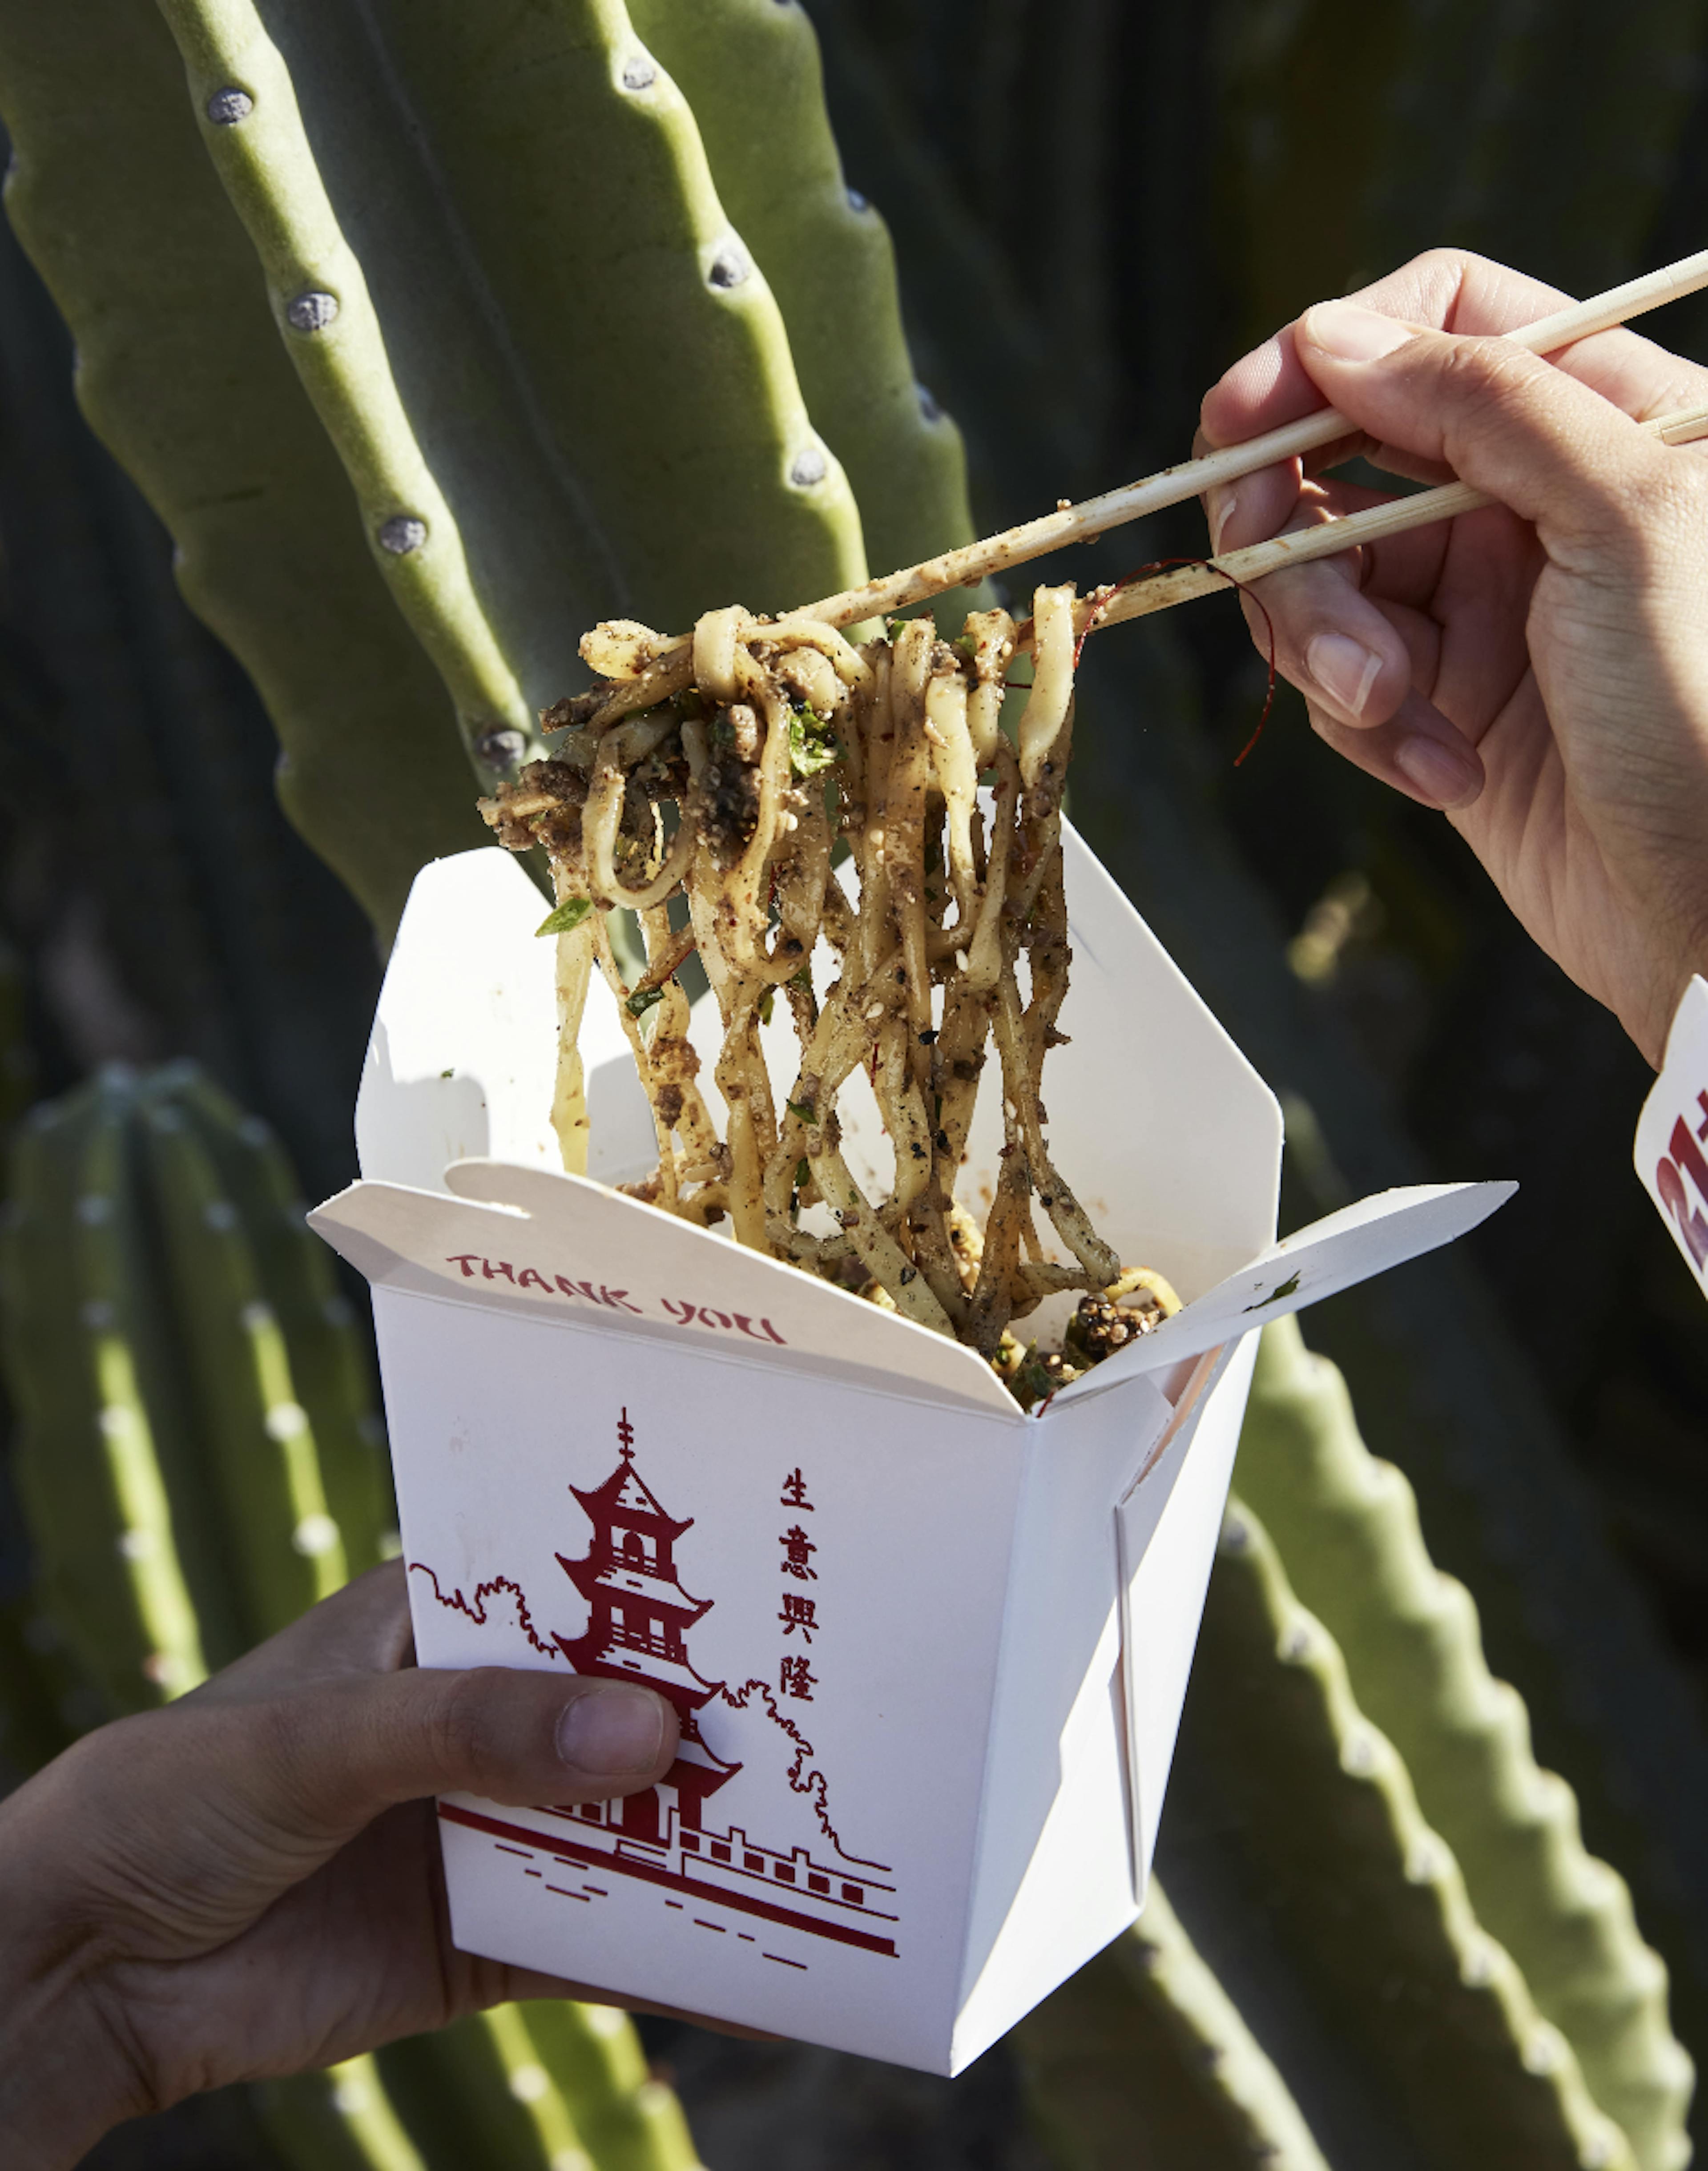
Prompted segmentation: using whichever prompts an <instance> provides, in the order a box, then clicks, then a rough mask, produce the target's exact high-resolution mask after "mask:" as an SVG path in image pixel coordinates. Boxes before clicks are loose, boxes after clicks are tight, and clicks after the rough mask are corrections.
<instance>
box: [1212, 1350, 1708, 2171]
mask: <svg viewBox="0 0 1708 2171" xmlns="http://www.w3.org/2000/svg"><path fill="white" fill-rule="evenodd" d="M1239 1483H1240V1488H1241V1492H1242V1493H1243V1495H1244V1497H1245V1498H1246V1500H1247V1501H1248V1502H1249V1503H1250V1505H1251V1507H1252V1508H1253V1509H1255V1510H1256V1512H1257V1513H1259V1514H1261V1515H1262V1516H1263V1518H1264V1520H1265V1522H1266V1525H1267V1527H1268V1529H1269V1530H1270V1531H1271V1533H1272V1536H1274V1538H1275V1540H1276V1542H1277V1545H1278V1547H1280V1549H1281V1552H1282V1557H1284V1558H1285V1560H1286V1562H1287V1565H1288V1574H1289V1576H1290V1578H1291V1579H1292V1581H1293V1586H1294V1588H1295V1589H1296V1590H1297V1592H1298V1595H1299V1597H1300V1599H1301V1600H1302V1601H1303V1602H1304V1603H1306V1604H1307V1605H1309V1606H1310V1607H1311V1608H1312V1610H1313V1611H1314V1612H1315V1613H1316V1615H1317V1616H1318V1617H1319V1618H1320V1620H1321V1621H1322V1622H1323V1623H1324V1625H1325V1627H1327V1628H1328V1629H1329V1630H1330V1632H1331V1633H1332V1634H1333V1635H1334V1636H1335V1637H1336V1640H1337V1641H1338V1643H1340V1646H1341V1649H1342V1651H1343V1652H1344V1653H1345V1654H1346V1658H1347V1666H1348V1669H1349V1671H1350V1675H1351V1680H1352V1691H1353V1693H1354V1694H1355V1695H1356V1696H1357V1699H1358V1702H1359V1705H1360V1707H1361V1708H1362V1709H1363V1711H1364V1713H1366V1715H1367V1716H1368V1718H1370V1719H1371V1720H1372V1721H1373V1723H1375V1724H1376V1725H1377V1726H1379V1727H1380V1728H1381V1729H1382V1730H1383V1732H1384V1734H1387V1736H1388V1738H1389V1739H1390V1740H1391V1741H1392V1742H1393V1744H1394V1745H1395V1748H1396V1749H1397V1750H1399V1751H1400V1755H1401V1756H1403V1757H1404V1759H1405V1766H1406V1769H1407V1771H1408V1772H1409V1773H1410V1775H1411V1781H1412V1784H1413V1786H1414V1787H1415V1788H1416V1792H1417V1797H1418V1801H1419V1804H1420V1806H1421V1808H1422V1811H1423V1813H1424V1815H1426V1816H1427V1818H1428V1820H1429V1822H1430V1823H1431V1825H1432V1826H1433V1828H1434V1829H1435V1830H1436V1831H1438V1832H1439V1833H1440V1834H1441V1835H1442V1836H1443V1838H1444V1839H1445V1840H1446V1841H1447V1842H1448V1846H1449V1847H1452V1849H1453V1851H1454V1856H1455V1857H1456V1859H1457V1860H1458V1862H1459V1868H1460V1870H1461V1872H1462V1873H1463V1874H1464V1880H1465V1885H1466V1889H1467V1890H1468V1891H1469V1893H1470V1899H1471V1902H1472V1905H1473V1906H1475V1909H1476V1911H1477V1916H1478V1918H1479V1920H1480V1922H1482V1923H1483V1925H1484V1927H1486V1928H1487V1929H1488V1930H1489V1931H1490V1932H1491V1934H1492V1935H1493V1936H1494V1937H1496V1938H1498V1939H1499V1940H1500V1942H1501V1943H1502V1944H1503V1945H1504V1946H1505V1947H1506V1948H1507V1951H1508V1952H1510V1953H1511V1954H1512V1955H1513V1959H1515V1960H1516V1961H1517V1962H1518V1965H1519V1966H1520V1968H1521V1969H1522V1970H1523V1974H1524V1977H1525V1980H1526V1981H1527V1982H1528V1984H1529V1988H1530V1992H1531V1995H1532V1996H1533V1997H1534V1999H1535V2001H1536V2003H1537V2006H1538V2008H1539V2009H1540V2010H1541V2012H1543V2013H1545V2015H1546V2017H1547V2018H1549V2019H1550V2020H1551V2021H1552V2022H1553V2023H1554V2024H1555V2026H1556V2027H1558V2028H1559V2029H1561V2031H1562V2033H1563V2034H1565V2035H1566V2038H1567V2039H1568V2040H1569V2041H1570V2042H1571V2046H1572V2049H1573V2050H1574V2051H1575V2052H1576V2054H1577V2058H1578V2061H1579V2062H1580V2064H1581V2065H1582V2068H1583V2072H1584V2077H1585V2079H1586V2081H1587V2082H1588V2084H1589V2086H1590V2088H1591V2090H1592V2091H1593V2094H1594V2096H1595V2099H1596V2100H1597V2102H1598V2103H1599V2104H1601V2106H1602V2107H1603V2109H1605V2110H1606V2111H1608V2112H1609V2114H1610V2115H1612V2116H1613V2117H1614V2118H1616V2119H1617V2120H1619V2122H1620V2125H1622V2126H1623V2127H1624V2129H1625V2132H1626V2133H1627V2134H1628V2135H1629V2136H1630V2140H1631V2142H1632V2146H1633V2147H1634V2149H1635V2150H1636V2156H1637V2160H1638V2162H1639V2163H1640V2165H1641V2167H1642V2171H1679V2167H1680V2166H1682V2165H1683V2164H1684V2163H1687V2162H1688V2161H1689V2139H1688V2136H1687V2135H1686V2131H1685V2125H1684V2121H1685V2117H1686V2115H1687V2113H1688V2111H1689V2104H1690V2098H1691V2093H1692V2087H1693V2082H1694V2069H1693V2067H1692V2065H1691V2061H1690V2059H1689V2055H1688V2053H1687V2052H1686V2051H1685V2050H1684V2047H1683V2045H1680V2044H1679V2042H1678V2040H1676V2038H1675V2037H1674V2036H1673V2033H1672V2030H1671V2028H1670V2026H1669V2024H1668V2011H1667V1971H1666V1968H1665V1965H1664V1964H1663V1963H1662V1960H1661V1959H1660V1958H1659V1957H1658V1955H1657V1954H1655V1953H1654V1952H1653V1951H1652V1949H1650V1948H1649V1947H1648V1946H1647V1945H1646V1943H1644V1941H1643V1939H1642V1937H1641V1933H1640V1932H1639V1930H1638V1928H1637V1925H1636V1919H1635V1916H1634V1915H1633V1913H1632V1909H1631V1902H1630V1892H1629V1890H1627V1888H1626V1886H1625V1882H1624V1880H1623V1879H1621V1878H1620V1877H1619V1876H1618V1875H1617V1874H1616V1873H1614V1871H1613V1870H1611V1869H1610V1868H1608V1866H1607V1865H1606V1864H1605V1863H1602V1862H1600V1861H1598V1860H1597V1859H1596V1858H1595V1857H1593V1856H1592V1855H1590V1854H1589V1853H1588V1852H1587V1851H1586V1850H1585V1848H1584V1846H1583V1843H1582V1837H1581V1836H1580V1833H1579V1830H1578V1821H1577V1800H1576V1798H1575V1797H1574V1795H1573V1794H1572V1792H1571V1788H1569V1787H1568V1786H1567V1785H1566V1783H1565V1782H1564V1781H1563V1780H1561V1779H1560V1778H1558V1777H1556V1776H1555V1774H1554V1773H1552V1772H1544V1771H1542V1770H1540V1769H1539V1767H1538V1766H1537V1764H1536V1761H1535V1759H1534V1756H1533V1755H1532V1753H1531V1746H1530V1733H1529V1720H1528V1718H1527V1715H1526V1713H1525V1709H1524V1706H1523V1700H1522V1699H1521V1698H1520V1697H1518V1695H1517V1693H1516V1692H1515V1691H1513V1689H1511V1688H1510V1687H1508V1686H1507V1684H1506V1683H1504V1682H1502V1681H1496V1680H1495V1679H1494V1678H1493V1676H1492V1675H1491V1674H1490V1672H1489V1670H1488V1667H1487V1664H1486V1661H1485V1659H1484V1657H1483V1650H1482V1642H1481V1638H1480V1632H1479V1628H1478V1622H1477V1612H1476V1607H1475V1603H1474V1602H1473V1600H1472V1599H1471V1597H1470V1593H1469V1592H1468V1591H1467V1590H1466V1589H1465V1588H1464V1585H1463V1584H1459V1583H1457V1582H1455V1581H1454V1579H1452V1578H1450V1577H1448V1576H1444V1575H1443V1574H1442V1573H1440V1572H1439V1571H1438V1569H1437V1568H1436V1567H1435V1566H1434V1564H1433V1563H1432V1560H1431V1559H1430V1557H1429V1552H1428V1548H1427V1545H1426V1543H1425V1541H1424V1537H1423V1533H1422V1530H1421V1528H1420V1526H1419V1523H1418V1518H1417V1508H1416V1500H1415V1498H1414V1497H1413V1494H1412V1491H1411V1486H1410V1485H1409V1484H1408V1483H1407V1482H1406V1480H1405V1477H1404V1475H1403V1474H1402V1473H1401V1472H1400V1471H1398V1470H1396V1469H1395V1468H1394V1466H1392V1465H1391V1464H1389V1463H1386V1462H1383V1461H1379V1460H1378V1459H1377V1458H1376V1457H1375V1456H1373V1455H1371V1453H1370V1452H1369V1450H1368V1448H1366V1446H1365V1445H1364V1443H1363V1439H1362V1438H1361V1436H1360V1434H1359V1432H1358V1428H1357V1418H1356V1416H1355V1414H1354V1412H1353V1410H1352V1402H1351V1399H1350V1397H1349V1396H1348V1395H1347V1388H1346V1383H1345V1381H1344V1380H1342V1379H1341V1375H1340V1373H1339V1372H1338V1371H1337V1370H1336V1368H1335V1367H1334V1366H1333V1365H1332V1364H1330V1363H1328V1362H1327V1360H1326V1359H1323V1358H1320V1357H1317V1356H1314V1354H1312V1353H1311V1352H1310V1351H1309V1349H1308V1348H1306V1347H1305V1344H1304V1338H1303V1337H1302V1335H1301V1334H1300V1332H1299V1329H1298V1325H1297V1323H1296V1322H1295V1321H1293V1320H1283V1321H1277V1323H1276V1324H1275V1325H1273V1326H1272V1327H1268V1328H1266V1330H1265V1332H1264V1336H1263V1341H1262V1344H1261V1352H1260V1355H1259V1358H1258V1364H1257V1370H1256V1377H1255V1380H1254V1382H1253V1387H1252V1393H1251V1400H1250V1405H1249V1406H1248V1410H1247V1414H1246V1420H1245V1434H1244V1436H1243V1438H1242V1440H1241V1443H1240V1474H1239Z"/></svg>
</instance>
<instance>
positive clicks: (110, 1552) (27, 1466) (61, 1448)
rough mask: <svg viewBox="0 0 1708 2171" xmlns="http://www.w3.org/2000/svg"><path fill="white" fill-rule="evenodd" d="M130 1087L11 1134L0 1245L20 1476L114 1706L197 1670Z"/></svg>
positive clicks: (148, 1700) (200, 1654) (60, 1591)
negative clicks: (161, 1433) (131, 1129)
mask: <svg viewBox="0 0 1708 2171" xmlns="http://www.w3.org/2000/svg"><path fill="white" fill-rule="evenodd" d="M131 1097H132V1096H131V1087H130V1085H129V1083H128V1081H124V1080H117V1079H113V1078H109V1079H106V1080H103V1081H101V1082H100V1083H99V1084H98V1085H95V1086H94V1087H93V1088H90V1089H87V1090H86V1091H83V1093H81V1094H79V1095H78V1096H74V1097H73V1099H72V1101H71V1102H69V1103H61V1104H59V1105H57V1106H53V1105H50V1106H48V1107H44V1108H42V1109H40V1110H38V1111H37V1112H36V1113H35V1116H34V1117H33V1118H32V1119H31V1120H30V1121H29V1123H27V1124H26V1125H25V1126H24V1128H23V1130H22V1131H21V1132H20V1134H19V1138H18V1139H17V1141H16V1144H15V1147H14V1151H13V1161H12V1182H11V1194H12V1195H11V1201H10V1204H9V1208H8V1218H7V1226H6V1230H5V1236H4V1246H3V1252H0V1273H3V1292H4V1301H3V1309H4V1328H5V1348H4V1354H5V1362H6V1372H7V1386H8V1391H9V1393H10V1396H11V1398H12V1402H13V1407H14V1409H15V1410H16V1411H17V1413H18V1428H19V1429H18V1436H17V1439H16V1442H15V1445H14V1450H13V1473H14V1477H15V1480H16V1483H17V1487H18V1491H19V1498H20V1499H21V1501H22V1503H23V1505H24V1514H25V1516H26V1518H27V1520H28V1523H29V1531H30V1536H31V1540H32V1543H33V1546H34V1549H35V1557H36V1562H37V1568H38V1573H39V1574H40V1580H41V1584H42V1587H43V1594H44V1596H45V1599H46V1602H47V1604H48V1605H49V1606H50V1608H51V1612H52V1616H53V1617H54V1618H55V1619H56V1621H57V1622H60V1623H61V1625H62V1627H63V1630H64V1632H65V1634H66V1636H67V1640H68V1641H69V1643H70V1644H71V1647H72V1650H73V1652H74V1653H75V1654H76V1656H77V1658H78V1660H79V1662H80V1663H81V1664H83V1666H84V1667H85V1668H86V1669H87V1670H88V1673H89V1674H90V1675H91V1677H92V1678H93V1679H94V1681H96V1682H97V1684H98V1685H99V1687H100V1688H101V1690H102V1691H103V1692H104V1695H105V1696H106V1697H108V1698H109V1699H110V1702H111V1704H112V1705H113V1706H114V1707H115V1708H117V1709H119V1710H136V1709H139V1708H143V1707H147V1706H148V1705H150V1704H155V1703H160V1702H165V1701H166V1700H167V1699H168V1698H169V1697H173V1696H175V1695H177V1694H179V1693H180V1692H181V1691H183V1690H185V1689H186V1688H191V1687H193V1686H195V1683H196V1682H197V1681H201V1679H202V1677H203V1676H204V1675H205V1674H206V1670H207V1661H206V1653H205V1649H204V1640H203V1620H202V1616H201V1611H200V1609H199V1608H198V1605H197V1604H196V1601H195V1597H194V1596H192V1594H191V1590H190V1581H189V1578H188V1575H187V1573H186V1569H185V1562H184V1560H183V1557H182V1554H181V1549H180V1535H181V1534H180V1531H179V1528H178V1526H177V1525H176V1523H175V1522H174V1514H173V1509H172V1502H171V1497H170V1493H169V1486H168V1481H167V1477H166V1475H165V1472H164V1471H163V1468H162V1465H161V1461H160V1457H159V1455H158V1435H157V1426H156V1422H155V1414H156V1413H155V1412H154V1411H151V1408H150V1407H149V1402H148V1398H147V1395H146V1393H145V1391H144V1386H143V1382H144V1380H145V1378H146V1377H147V1375H148V1373H149V1370H150V1369H151V1368H150V1367H149V1365H148V1364H147V1360H146V1359H145V1358H144V1357H143V1355H142V1351H143V1349H144V1348H146V1347H147V1346H148V1345H150V1344H152V1343H153V1340H154V1338H155V1335H156V1332H157V1329H156V1322H155V1320H154V1317H153V1308H152V1306H151V1305H148V1304H147V1302H146V1277H144V1276H142V1275H140V1274H139V1271H138V1267H139V1262H140V1260H141V1259H142V1257H143V1255H144V1247H145V1245H146V1237H145V1236H144V1234H143V1232H142V1228H141V1225H140V1219H141V1216H140V1203H139V1200H138V1198H137V1187H136V1185H135V1183H134V1182H133V1181H132V1179H131V1171H130V1169H129V1166H128V1156H127V1154H126V1133H127V1128H128V1119H129V1115H130V1111H131ZM223 1626H224V1622H223V1621H222V1627H223Z"/></svg>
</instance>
